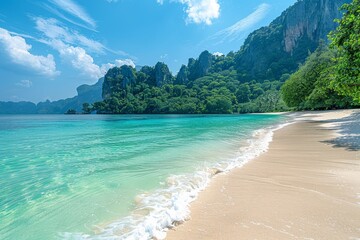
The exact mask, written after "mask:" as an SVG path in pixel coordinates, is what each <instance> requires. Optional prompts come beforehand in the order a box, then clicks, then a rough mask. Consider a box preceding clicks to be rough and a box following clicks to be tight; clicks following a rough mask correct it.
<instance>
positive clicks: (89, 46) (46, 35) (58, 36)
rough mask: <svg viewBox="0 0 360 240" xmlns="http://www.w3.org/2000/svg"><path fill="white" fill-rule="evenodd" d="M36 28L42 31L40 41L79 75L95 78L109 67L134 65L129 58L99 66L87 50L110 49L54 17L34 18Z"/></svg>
mask: <svg viewBox="0 0 360 240" xmlns="http://www.w3.org/2000/svg"><path fill="white" fill-rule="evenodd" d="M34 21H35V24H36V29H37V30H39V31H40V32H42V33H43V39H41V40H40V41H41V42H43V43H45V44H47V45H49V46H51V47H52V48H54V49H55V50H56V51H58V52H59V55H60V57H61V59H62V60H63V61H64V62H66V63H69V64H70V65H71V66H72V67H73V68H74V69H76V70H77V71H78V72H79V73H80V74H81V75H83V76H86V77H88V78H89V82H90V80H91V81H92V80H97V79H99V78H100V77H102V76H104V74H105V73H106V72H107V71H108V70H109V68H111V67H115V66H122V65H129V66H132V67H135V64H134V62H133V61H132V60H131V59H125V60H115V62H114V63H106V64H103V65H101V66H99V65H97V64H96V63H95V62H94V59H93V57H92V56H91V55H90V54H89V53H88V52H96V53H104V52H105V51H110V52H111V50H110V49H107V48H106V47H105V46H104V45H102V44H101V43H99V42H97V41H95V40H92V39H89V38H87V37H85V36H83V35H81V34H79V33H78V32H76V31H74V30H71V29H69V28H68V27H66V26H64V25H63V24H62V23H61V22H59V21H58V20H56V19H53V18H49V19H44V18H40V17H38V18H34Z"/></svg>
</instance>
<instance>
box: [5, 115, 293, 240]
mask: <svg viewBox="0 0 360 240" xmlns="http://www.w3.org/2000/svg"><path fill="white" fill-rule="evenodd" d="M286 121H287V117H286V116H281V115H271V114H266V115H260V114H259V115H130V116H128V115H117V116H113V115H0V136H1V142H0V219H1V221H0V236H1V237H0V238H1V239H4V240H7V239H9V240H12V239H17V240H21V239H36V240H51V239H74V240H75V239H76V240H77V239H151V238H152V237H154V238H157V239H163V238H164V237H165V236H166V227H168V226H170V225H172V224H174V223H178V222H182V221H184V220H186V219H187V218H188V217H189V215H190V212H189V208H188V205H189V203H190V202H192V201H193V200H194V199H196V197H197V195H198V193H199V192H200V191H201V190H203V189H204V188H205V187H206V186H207V184H208V183H209V181H210V180H211V178H212V177H213V176H214V175H216V174H217V173H221V172H227V171H229V170H231V169H232V168H235V167H239V166H242V165H243V164H245V163H246V162H247V161H249V160H251V159H253V158H254V157H256V156H257V155H259V154H261V153H262V152H264V151H266V149H267V146H268V144H269V142H270V141H271V139H272V132H273V130H274V129H276V128H278V127H279V126H280V125H281V124H284V123H285V122H286Z"/></svg>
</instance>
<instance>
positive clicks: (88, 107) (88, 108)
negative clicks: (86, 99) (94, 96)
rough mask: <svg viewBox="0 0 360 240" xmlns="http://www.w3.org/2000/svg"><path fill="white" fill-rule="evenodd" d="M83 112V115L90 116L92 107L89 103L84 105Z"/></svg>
mask: <svg viewBox="0 0 360 240" xmlns="http://www.w3.org/2000/svg"><path fill="white" fill-rule="evenodd" d="M82 111H83V114H90V113H91V111H92V106H91V105H90V104H89V103H83V108H82Z"/></svg>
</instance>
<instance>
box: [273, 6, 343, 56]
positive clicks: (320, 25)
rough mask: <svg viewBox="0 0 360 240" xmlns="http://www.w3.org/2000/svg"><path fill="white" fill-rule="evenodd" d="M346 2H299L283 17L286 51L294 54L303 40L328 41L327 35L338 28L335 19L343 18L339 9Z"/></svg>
mask: <svg viewBox="0 0 360 240" xmlns="http://www.w3.org/2000/svg"><path fill="white" fill-rule="evenodd" d="M345 2H347V1H344V0H335V1H334V0H311V1H309V0H308V1H305V0H303V1H298V2H297V3H295V5H294V6H293V7H291V8H289V9H288V11H287V12H286V13H285V14H283V15H281V17H280V19H281V22H283V23H284V32H283V34H284V50H285V51H286V52H290V53H291V52H292V51H293V50H294V48H296V47H297V46H298V43H299V41H300V40H301V38H303V37H306V38H308V39H309V40H310V41H315V42H318V41H319V40H320V39H324V40H325V39H326V38H327V34H328V33H329V32H330V31H332V30H333V29H335V28H336V26H337V24H336V23H335V22H334V19H335V18H341V12H340V11H339V8H340V6H341V5H342V4H344V3H345Z"/></svg>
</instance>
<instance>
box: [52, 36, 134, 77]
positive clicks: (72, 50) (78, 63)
mask: <svg viewBox="0 0 360 240" xmlns="http://www.w3.org/2000/svg"><path fill="white" fill-rule="evenodd" d="M51 45H52V46H53V47H54V48H55V49H56V50H57V51H59V54H60V56H61V58H62V59H63V60H64V61H65V62H68V63H70V64H71V65H72V67H74V68H75V69H77V70H78V71H79V72H80V73H81V74H82V75H84V76H87V77H89V80H97V79H99V78H100V77H103V76H104V75H105V74H106V72H107V71H108V70H109V69H110V68H112V67H116V66H117V67H120V66H122V65H129V66H131V67H135V63H134V62H133V61H132V60H131V59H125V60H121V59H117V60H115V62H114V63H106V64H102V65H101V66H99V65H97V64H95V62H94V59H93V58H92V57H91V56H90V55H89V54H88V53H87V52H86V51H85V49H83V48H81V47H74V46H71V45H68V44H65V43H64V42H62V41H60V40H53V41H52V43H51Z"/></svg>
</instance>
